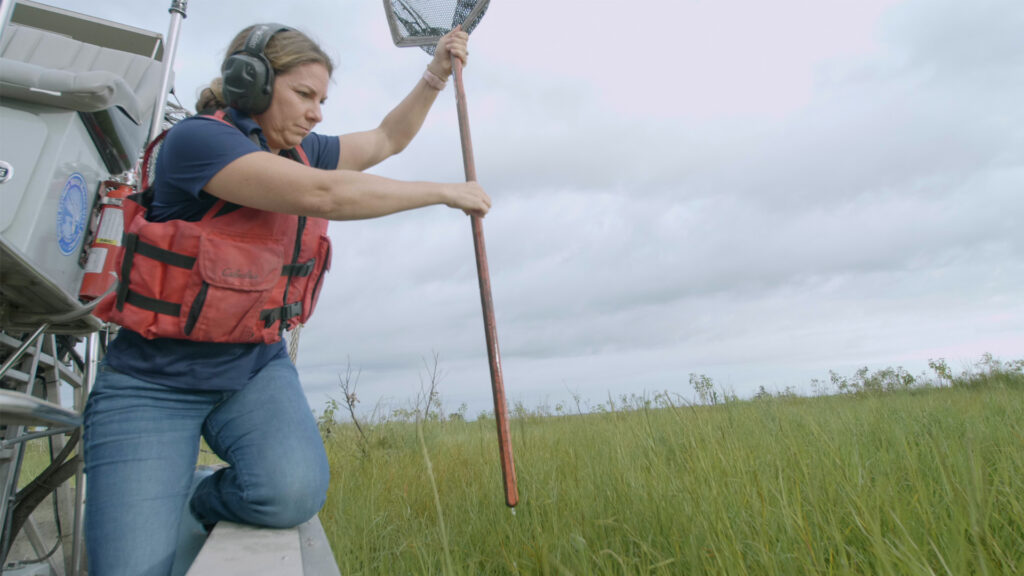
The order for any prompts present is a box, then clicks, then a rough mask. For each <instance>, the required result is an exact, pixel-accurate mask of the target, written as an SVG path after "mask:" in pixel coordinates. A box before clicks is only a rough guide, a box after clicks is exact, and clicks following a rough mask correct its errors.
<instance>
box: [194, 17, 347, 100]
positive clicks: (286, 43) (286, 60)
mask: <svg viewBox="0 0 1024 576" xmlns="http://www.w3.org/2000/svg"><path fill="white" fill-rule="evenodd" d="M256 26H257V25H256V24H253V25H252V26H246V27H245V28H243V29H242V31H241V32H239V33H238V34H237V35H236V36H235V39H234V40H232V41H231V44H230V45H228V50H227V54H226V55H225V57H224V58H225V60H226V59H227V58H228V57H229V56H231V55H232V54H234V53H236V52H240V51H241V50H242V48H243V46H245V41H246V39H247V38H248V37H249V33H250V32H252V29H253V28H255V27H256ZM263 54H264V55H265V56H266V57H267V60H268V61H270V66H271V67H272V68H273V69H274V74H284V73H286V72H288V71H290V70H292V69H294V68H296V67H298V66H301V65H303V64H311V63H315V64H322V65H323V66H324V67H325V68H327V75H328V76H331V75H333V74H334V62H332V61H331V57H330V56H328V55H327V53H326V52H324V50H323V48H321V47H320V45H319V44H317V43H316V42H314V41H313V40H312V39H311V38H310V37H309V36H306V35H305V34H303V33H302V32H299V31H298V30H294V29H289V30H282V31H280V32H278V33H276V34H274V35H273V36H272V37H271V38H270V40H269V41H268V42H267V46H266V48H264V50H263ZM223 86H224V80H223V79H222V78H214V79H213V80H212V81H211V82H210V85H209V86H207V87H206V88H204V89H203V90H202V92H200V93H199V99H198V100H196V112H198V113H203V112H210V111H214V110H219V109H222V108H227V106H228V105H227V103H226V102H225V101H224V93H223Z"/></svg>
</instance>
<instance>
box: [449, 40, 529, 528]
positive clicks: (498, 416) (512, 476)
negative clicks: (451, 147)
mask: <svg viewBox="0 0 1024 576" xmlns="http://www.w3.org/2000/svg"><path fill="white" fill-rule="evenodd" d="M452 76H453V77H454V78H455V104H456V109H457V111H458V116H459V135H460V137H461V140H462V165H463V168H464V169H465V173H466V181H467V182H472V181H476V161H475V160H474V158H473V138H472V135H471V134H470V131H469V110H468V107H467V105H466V90H465V85H464V83H463V81H462V60H459V59H458V58H456V57H455V56H452ZM470 220H471V222H472V226H473V249H474V252H475V253H476V271H477V279H478V280H479V283H480V305H481V307H482V308H483V314H484V336H485V338H486V340H487V360H488V363H489V364H490V368H491V393H492V395H493V396H494V420H495V423H496V424H497V427H498V450H499V453H500V456H501V477H502V481H503V484H504V487H505V504H507V505H508V506H509V508H514V507H515V505H516V504H518V503H519V488H518V487H517V485H516V468H515V462H514V460H513V459H512V440H511V432H510V429H509V423H508V405H507V403H506V401H505V384H504V379H503V378H502V375H501V351H500V350H499V349H498V328H497V324H496V323H495V321H494V300H493V298H491V274H490V269H489V268H488V266H487V248H486V245H485V244H484V224H483V219H482V218H480V217H479V216H476V215H471V216H470Z"/></svg>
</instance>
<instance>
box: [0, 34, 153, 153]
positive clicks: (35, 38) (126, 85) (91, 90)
mask: <svg viewBox="0 0 1024 576" xmlns="http://www.w3.org/2000/svg"><path fill="white" fill-rule="evenodd" d="M161 80H162V64H161V62H160V61H158V60H154V59H151V58H147V57H145V56H141V55H138V54H131V53H129V52H122V51H120V50H114V49H112V48H105V47H101V46H96V45H94V44H88V43H86V42H80V41H78V40H74V39H72V38H69V37H67V36H64V35H61V34H58V33H54V32H49V31H46V30H41V29H38V28H32V27H29V26H23V25H18V24H14V23H11V24H9V25H8V26H7V28H6V29H5V30H4V35H3V38H2V39H0V98H4V99H8V98H10V99H13V100H22V101H25V102H31V103H35V104H39V105H42V106H49V107H55V108H62V109H66V110H74V111H77V112H80V113H82V115H83V117H82V119H83V121H84V122H85V123H86V125H87V127H88V128H89V130H90V134H91V135H92V136H93V139H94V143H95V144H96V146H97V148H98V149H100V152H101V155H102V156H103V158H104V162H105V163H106V164H107V167H108V169H109V170H110V171H111V172H112V173H119V172H121V171H124V170H127V169H128V168H130V167H131V166H132V165H133V164H134V162H135V160H136V159H137V158H136V157H137V155H138V153H139V151H140V149H141V146H142V144H143V143H144V142H145V138H146V136H147V135H148V132H149V121H150V118H149V117H150V115H151V114H152V112H153V108H154V106H155V105H156V103H157V101H158V95H157V93H158V92H159V90H160V84H161Z"/></svg>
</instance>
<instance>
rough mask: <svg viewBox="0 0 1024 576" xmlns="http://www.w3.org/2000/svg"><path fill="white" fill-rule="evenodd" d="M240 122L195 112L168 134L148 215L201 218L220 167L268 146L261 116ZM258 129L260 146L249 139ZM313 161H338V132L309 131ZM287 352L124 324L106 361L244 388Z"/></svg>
mask: <svg viewBox="0 0 1024 576" xmlns="http://www.w3.org/2000/svg"><path fill="white" fill-rule="evenodd" d="M228 114H230V115H231V119H232V120H233V121H234V123H235V125H236V126H237V128H236V127H234V126H230V125H227V124H225V123H223V122H220V121H219V120H215V119H213V118H208V117H203V116H194V117H191V118H188V119H186V120H183V121H181V122H179V123H178V124H176V125H175V126H174V127H173V128H172V129H171V131H170V132H168V133H167V136H166V137H165V138H164V144H163V148H162V149H161V151H160V154H159V156H158V157H157V164H156V175H155V179H154V181H153V189H154V192H155V194H154V199H153V205H152V208H151V210H150V214H149V216H150V219H151V220H153V221H157V222H164V221H167V220H176V219H177V220H190V221H196V220H199V219H200V218H202V216H203V214H205V213H206V211H207V210H209V208H210V207H211V206H213V204H214V203H215V202H216V201H217V199H216V198H215V197H214V196H212V195H210V194H207V193H206V192H204V191H203V187H204V186H206V183H207V182H209V181H210V179H211V178H213V176H214V175H215V174H217V172H219V171H220V170H221V169H222V168H224V167H225V166H227V165H228V164H230V163H231V162H233V161H235V160H237V159H238V158H240V157H242V156H244V155H246V154H251V153H253V152H258V151H259V150H261V149H262V150H267V142H266V139H265V138H264V137H263V133H262V131H261V130H260V127H259V125H258V124H256V122H255V121H254V120H253V119H252V118H250V117H248V116H245V115H242V114H240V113H237V112H236V111H234V110H230V109H229V110H228ZM252 134H255V135H256V136H257V137H258V140H259V142H260V145H257V144H256V143H255V142H253V141H252V140H251V139H250V136H251V135H252ZM302 149H303V150H304V151H305V152H306V155H307V156H308V157H309V163H310V165H312V166H313V167H315V168H320V169H322V170H334V169H336V168H337V167H338V154H339V152H340V149H341V148H340V145H339V143H338V137H337V136H323V135H320V134H316V133H311V134H309V135H308V136H307V137H306V138H305V139H304V140H303V141H302ZM283 354H287V350H286V348H285V346H284V342H276V343H274V344H231V343H217V342H192V341H189V340H176V339H171V338H156V339H153V340H147V339H145V338H143V337H142V336H141V335H139V334H138V333H137V332H133V331H131V330H127V329H121V331H120V332H119V333H118V336H117V338H116V339H115V340H114V341H113V342H111V343H110V346H109V347H108V348H107V355H106V361H107V363H108V364H109V365H110V366H111V367H112V368H114V369H115V370H118V371H120V372H124V373H125V374H129V375H131V376H134V377H136V378H139V379H141V380H146V381H147V382H153V383H157V384H164V385H167V386H173V387H176V388H193V389H196V390H238V389H241V388H242V387H243V386H244V385H245V383H246V382H247V381H248V380H249V378H250V376H252V375H253V374H255V373H256V372H258V371H259V370H260V369H261V368H263V366H265V365H266V364H267V363H268V362H270V360H272V359H274V358H275V357H277V356H279V355H283Z"/></svg>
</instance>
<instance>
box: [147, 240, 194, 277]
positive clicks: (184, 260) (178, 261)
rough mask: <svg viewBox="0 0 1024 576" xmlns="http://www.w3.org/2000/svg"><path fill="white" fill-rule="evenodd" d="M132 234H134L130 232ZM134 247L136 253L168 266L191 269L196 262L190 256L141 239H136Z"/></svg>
mask: <svg viewBox="0 0 1024 576" xmlns="http://www.w3.org/2000/svg"><path fill="white" fill-rule="evenodd" d="M132 236H136V235H135V234H132ZM134 248H135V253H136V254H139V255H141V256H145V257H146V258H151V259H153V260H156V261H158V262H163V263H164V264H167V265H168V266H175V267H177V268H184V269H185V270H191V269H192V267H193V266H195V263H196V259H195V258H194V257H192V256H186V255H184V254H178V253H177V252H171V251H170V250H164V249H163V248H160V247H158V246H154V245H152V244H147V243H146V242H142V241H136V242H135V243H134Z"/></svg>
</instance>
